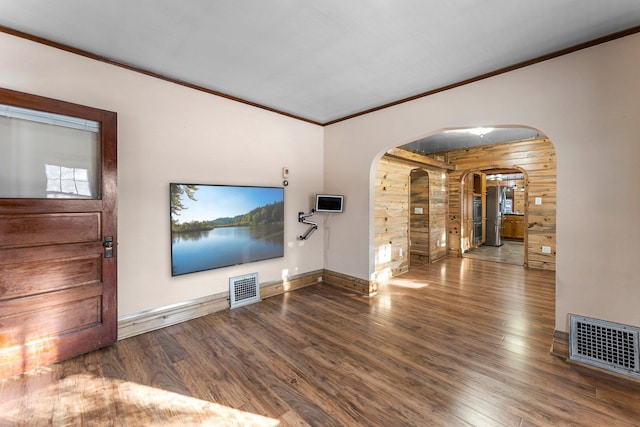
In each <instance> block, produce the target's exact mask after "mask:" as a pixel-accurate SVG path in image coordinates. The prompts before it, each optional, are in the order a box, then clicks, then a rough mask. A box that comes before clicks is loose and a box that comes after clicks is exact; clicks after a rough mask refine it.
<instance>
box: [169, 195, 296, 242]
mask: <svg viewBox="0 0 640 427" xmlns="http://www.w3.org/2000/svg"><path fill="white" fill-rule="evenodd" d="M197 190H198V186H196V185H172V186H171V229H172V231H173V232H174V233H188V232H194V231H208V230H213V229H214V228H219V227H246V226H256V225H267V224H281V223H283V222H284V202H283V201H280V202H274V203H270V204H267V205H265V206H260V207H257V208H255V209H253V210H252V211H250V212H248V213H246V214H241V215H236V216H234V217H232V218H230V217H225V218H217V219H214V220H208V221H190V222H185V223H183V224H178V221H177V220H176V219H175V216H179V215H180V211H181V210H184V209H187V208H186V207H184V206H183V205H182V202H181V201H180V196H181V195H182V194H185V195H186V196H187V197H189V198H190V199H191V200H194V201H196V200H197V199H196V198H195V194H194V193H195V192H196V191H197Z"/></svg>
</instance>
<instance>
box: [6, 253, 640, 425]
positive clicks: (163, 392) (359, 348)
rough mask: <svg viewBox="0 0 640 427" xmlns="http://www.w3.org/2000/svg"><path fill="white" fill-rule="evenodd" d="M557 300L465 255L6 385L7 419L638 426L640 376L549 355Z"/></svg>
mask: <svg viewBox="0 0 640 427" xmlns="http://www.w3.org/2000/svg"><path fill="white" fill-rule="evenodd" d="M554 295H555V291H554V274H553V273H552V272H548V271H536V270H526V269H523V267H521V266H515V265H509V264H499V263H494V262H486V261H479V260H474V259H467V258H464V259H460V258H458V259H456V258H449V259H445V260H442V261H440V262H438V263H435V264H431V265H429V266H425V267H422V268H418V269H414V270H413V271H411V272H410V273H407V274H405V275H403V276H401V277H398V278H396V279H393V280H391V281H390V282H389V283H387V284H385V285H382V286H381V287H380V292H379V294H378V295H377V296H374V297H370V298H367V297H363V296H360V295H357V294H353V293H351V292H349V291H346V290H342V289H338V288H335V287H332V286H328V285H324V284H320V285H314V286H310V287H307V288H304V289H301V290H298V291H294V292H291V293H289V294H286V295H281V296H277V297H273V298H269V299H267V300H264V301H262V302H260V303H256V304H253V305H250V306H246V307H242V308H239V309H235V310H233V311H225V312H221V313H216V314H213V315H209V316H205V317H202V318H199V319H196V320H192V321H189V322H185V323H182V324H179V325H175V326H171V327H168V328H165V329H162V330H159V331H155V332H151V333H147V334H144V335H140V336H137V337H133V338H129V339H126V340H122V341H119V342H117V343H116V344H115V345H113V346H111V347H108V348H105V349H102V350H99V351H96V352H93V353H90V354H87V355H84V356H80V357H76V358H74V359H71V360H68V361H65V362H62V363H58V364H55V365H51V366H49V367H47V368H41V369H38V370H36V371H33V372H31V373H29V374H26V375H23V376H20V377H14V378H10V379H7V380H3V381H0V425H2V426H5V425H36V426H39V425H54V426H59V425H65V426H67V425H71V426H73V425H97V426H103V425H106V426H110V425H116V426H150V425H176V426H191V425H207V426H231V425H233V426H276V425H278V426H289V425H292V426H293V425H295V426H305V425H312V426H529V427H530V426H559V425H570V426H609V427H611V426H634V425H635V426H637V425H640V384H639V383H637V382H634V381H630V380H625V379H620V378H617V377H613V376H610V375H606V374H602V373H598V372H594V371H591V370H589V369H585V368H582V367H578V366H574V365H570V364H568V363H567V362H565V361H563V360H561V359H559V358H556V357H554V356H551V355H550V354H549V350H550V345H551V342H552V333H553V328H554Z"/></svg>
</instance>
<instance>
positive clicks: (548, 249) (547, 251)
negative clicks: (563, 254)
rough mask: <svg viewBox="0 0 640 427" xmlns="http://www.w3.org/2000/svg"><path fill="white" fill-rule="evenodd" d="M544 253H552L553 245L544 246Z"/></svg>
mask: <svg viewBox="0 0 640 427" xmlns="http://www.w3.org/2000/svg"><path fill="white" fill-rule="evenodd" d="M542 253H543V254H550V253H551V246H543V247H542Z"/></svg>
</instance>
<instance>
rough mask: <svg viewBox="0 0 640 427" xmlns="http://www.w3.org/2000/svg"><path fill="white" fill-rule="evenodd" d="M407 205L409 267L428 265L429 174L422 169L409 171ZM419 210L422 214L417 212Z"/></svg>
mask: <svg viewBox="0 0 640 427" xmlns="http://www.w3.org/2000/svg"><path fill="white" fill-rule="evenodd" d="M410 191H411V201H410V204H409V219H410V224H409V250H410V257H409V259H410V264H411V266H418V265H423V264H429V174H428V173H427V172H426V171H424V170H423V169H413V170H412V171H411V190H410ZM417 209H421V210H422V212H420V213H419V212H417V211H416V210H417Z"/></svg>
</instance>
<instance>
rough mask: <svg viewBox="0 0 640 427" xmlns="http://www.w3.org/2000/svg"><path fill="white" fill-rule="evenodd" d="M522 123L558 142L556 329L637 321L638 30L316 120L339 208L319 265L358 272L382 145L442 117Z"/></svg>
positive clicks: (468, 122)
mask: <svg viewBox="0 0 640 427" xmlns="http://www.w3.org/2000/svg"><path fill="white" fill-rule="evenodd" d="M481 125H484V126H490V125H523V126H531V127H534V128H537V129H540V130H542V131H543V132H545V133H546V134H547V135H548V136H549V137H550V138H551V141H552V142H553V144H554V145H555V148H556V153H557V167H558V202H557V224H558V225H557V227H558V228H557V273H556V288H557V289H556V296H557V301H556V329H558V330H561V331H567V330H568V322H567V315H568V314H569V313H576V314H582V315H587V316H593V317H596V318H600V319H606V320H611V321H617V322H621V323H625V324H631V325H636V326H640V310H639V309H638V307H639V306H640V284H639V282H638V273H637V266H638V263H639V258H638V253H639V252H638V249H637V247H638V244H639V243H640V225H639V224H640V221H639V220H638V219H637V214H638V212H640V190H638V188H637V186H638V184H639V183H640V35H639V34H636V35H633V36H629V37H626V38H623V39H619V40H615V41H612V42H609V43H606V44H603V45H599V46H594V47H592V48H589V49H586V50H582V51H579V52H575V53H573V54H570V55H566V56H563V57H560V58H556V59H553V60H550V61H546V62H543V63H540V64H537V65H534V66H530V67H527V68H524V69H520V70H516V71H512V72H510V73H506V74H503V75H500V76H496V77H493V78H490V79H486V80H483V81H479V82H476V83H473V84H469V85H466V86H462V87H459V88H456V89H452V90H448V91H446V92H442V93H438V94H436V95H432V96H428V97H425V98H421V99H418V100H415V101H412V102H408V103H404V104H401V105H397V106H394V107H391V108H387V109H385V110H381V111H378V112H374V113H371V114H367V115H365V116H361V117H357V118H354V119H351V120H348V121H345V122H340V123H337V124H335V125H332V126H328V127H327V128H325V151H324V155H325V175H324V176H325V178H324V179H325V188H327V189H332V190H334V191H340V192H343V193H344V194H345V195H346V199H347V200H348V209H347V211H346V212H345V214H343V215H342V216H340V217H336V218H335V221H334V222H333V224H332V227H331V228H332V232H331V240H330V246H331V248H330V250H329V251H328V252H327V254H326V257H325V268H327V269H329V270H334V271H338V272H341V273H344V274H349V275H353V276H356V277H359V278H362V279H368V278H369V277H370V275H371V274H372V273H373V271H374V260H373V249H372V248H373V209H374V199H373V194H374V193H373V179H372V176H373V173H374V171H375V166H376V164H377V160H378V158H379V157H380V156H381V154H382V153H384V152H385V151H386V150H388V149H389V148H391V147H396V146H398V145H401V144H404V143H406V142H409V141H413V140H415V139H418V138H420V137H422V136H424V135H426V134H430V133H434V132H436V131H437V130H438V129H442V128H447V127H467V126H481Z"/></svg>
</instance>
